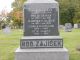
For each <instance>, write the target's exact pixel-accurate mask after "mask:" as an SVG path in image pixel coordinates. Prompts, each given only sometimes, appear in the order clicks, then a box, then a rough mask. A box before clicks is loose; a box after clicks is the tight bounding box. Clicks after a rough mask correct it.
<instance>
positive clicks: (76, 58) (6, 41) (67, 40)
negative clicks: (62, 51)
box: [0, 29, 80, 60]
mask: <svg viewBox="0 0 80 60" xmlns="http://www.w3.org/2000/svg"><path fill="white" fill-rule="evenodd" d="M22 33H23V32H22V30H20V29H15V30H12V32H11V34H5V33H3V32H2V30H0V60H14V55H15V54H14V51H15V50H16V48H18V47H19V42H20V38H21V37H22V36H23V34H22ZM60 36H62V37H63V41H64V46H65V47H66V48H67V49H68V50H69V55H70V59H69V60H80V51H78V50H77V49H76V48H77V47H78V48H80V29H73V30H72V32H64V30H60Z"/></svg>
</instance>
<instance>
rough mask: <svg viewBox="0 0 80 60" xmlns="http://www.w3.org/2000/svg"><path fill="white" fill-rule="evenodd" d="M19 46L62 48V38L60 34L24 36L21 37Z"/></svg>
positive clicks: (23, 47)
mask: <svg viewBox="0 0 80 60" xmlns="http://www.w3.org/2000/svg"><path fill="white" fill-rule="evenodd" d="M20 48H21V49H28V48H63V38H62V37H60V36H25V37H23V38H22V39H21V43H20Z"/></svg>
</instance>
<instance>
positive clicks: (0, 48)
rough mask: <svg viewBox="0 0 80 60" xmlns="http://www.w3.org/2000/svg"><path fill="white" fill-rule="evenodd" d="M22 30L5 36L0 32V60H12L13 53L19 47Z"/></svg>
mask: <svg viewBox="0 0 80 60" xmlns="http://www.w3.org/2000/svg"><path fill="white" fill-rule="evenodd" d="M21 37H22V30H19V29H18V30H12V31H11V33H10V34H5V33H4V32H3V31H2V30H0V60H14V55H15V54H14V51H15V50H16V48H18V47H19V42H20V38H21Z"/></svg>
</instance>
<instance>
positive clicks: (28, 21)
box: [24, 3, 59, 36]
mask: <svg viewBox="0 0 80 60" xmlns="http://www.w3.org/2000/svg"><path fill="white" fill-rule="evenodd" d="M58 8H59V6H58V4H57V3H38V4H37V3H31V4H30V3H28V4H25V5H24V36H58V35H59V31H58V13H59V12H58Z"/></svg>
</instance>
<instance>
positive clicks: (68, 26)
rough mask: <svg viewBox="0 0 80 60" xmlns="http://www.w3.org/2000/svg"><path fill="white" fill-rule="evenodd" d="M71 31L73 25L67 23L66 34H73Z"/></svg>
mask: <svg viewBox="0 0 80 60" xmlns="http://www.w3.org/2000/svg"><path fill="white" fill-rule="evenodd" d="M71 31H72V24H71V23H65V32H71Z"/></svg>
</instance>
